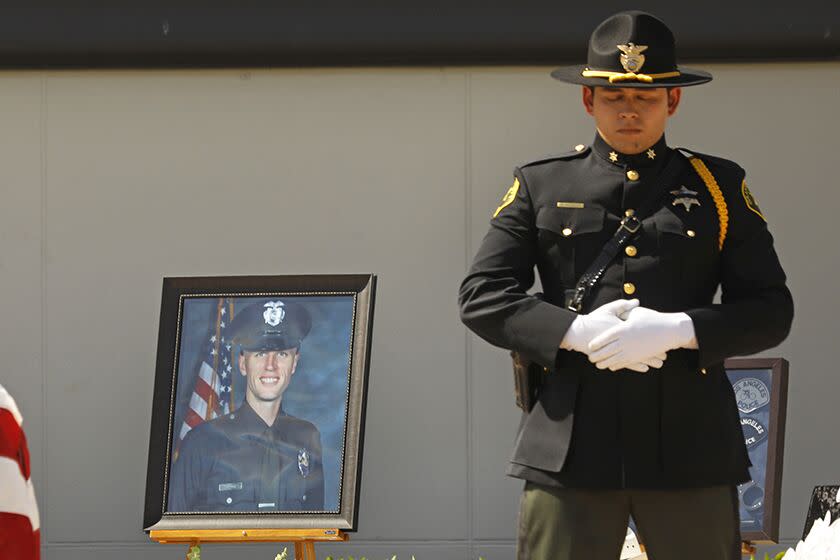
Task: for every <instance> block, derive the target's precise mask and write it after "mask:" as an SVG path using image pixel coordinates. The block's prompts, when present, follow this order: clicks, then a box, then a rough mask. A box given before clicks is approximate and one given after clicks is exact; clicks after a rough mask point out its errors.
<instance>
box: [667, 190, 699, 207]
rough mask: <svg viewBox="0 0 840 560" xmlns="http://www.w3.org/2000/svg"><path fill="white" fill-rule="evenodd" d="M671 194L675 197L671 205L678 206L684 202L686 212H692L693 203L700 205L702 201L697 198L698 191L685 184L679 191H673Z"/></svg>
mask: <svg viewBox="0 0 840 560" xmlns="http://www.w3.org/2000/svg"><path fill="white" fill-rule="evenodd" d="M671 194H672V195H674V197H675V198H674V202H672V203H671V205H672V206H678V205H680V204H682V205H683V206H684V207H685V211H686V212H691V207H692V206H693V205H697V206H700V201H699V200H697V191H692V190H690V189H687V188H685V186H682V187H680V189H679V190H677V191H671Z"/></svg>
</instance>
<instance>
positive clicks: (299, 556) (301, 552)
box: [295, 541, 315, 560]
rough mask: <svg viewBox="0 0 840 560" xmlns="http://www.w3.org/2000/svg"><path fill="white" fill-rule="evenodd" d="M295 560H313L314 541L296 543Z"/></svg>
mask: <svg viewBox="0 0 840 560" xmlns="http://www.w3.org/2000/svg"><path fill="white" fill-rule="evenodd" d="M295 560H315V541H299V542H296V543H295Z"/></svg>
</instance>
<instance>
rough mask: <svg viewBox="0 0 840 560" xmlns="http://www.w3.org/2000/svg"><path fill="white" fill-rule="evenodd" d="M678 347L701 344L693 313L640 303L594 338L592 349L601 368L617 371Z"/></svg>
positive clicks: (593, 357)
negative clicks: (691, 315) (696, 332)
mask: <svg viewBox="0 0 840 560" xmlns="http://www.w3.org/2000/svg"><path fill="white" fill-rule="evenodd" d="M677 348H693V349H696V348H697V338H696V335H695V333H694V323H693V322H692V321H691V317H689V316H688V315H686V314H685V313H660V312H659V311H654V310H652V309H648V308H646V307H636V308H634V309H632V310H631V311H630V313H628V314H627V320H626V321H624V322H622V323H621V324H618V325H616V326H614V327H611V328H610V329H608V330H607V331H605V332H603V333H601V334H599V335H598V336H596V337H595V338H593V339H592V340H591V342H590V343H589V348H588V353H589V361H590V362H592V363H594V364H595V365H596V366H597V367H598V369H607V368H609V369H610V370H611V371H616V370H619V369H623V368H628V367H629V366H630V365H633V364H638V363H639V362H644V361H645V360H646V359H648V358H649V357H651V356H655V357H659V356H661V355H662V354H664V353H666V352H668V351H669V350H674V349H677Z"/></svg>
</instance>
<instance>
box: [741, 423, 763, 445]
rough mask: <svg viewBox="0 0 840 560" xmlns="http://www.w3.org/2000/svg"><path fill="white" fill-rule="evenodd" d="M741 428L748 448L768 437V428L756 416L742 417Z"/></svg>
mask: <svg viewBox="0 0 840 560" xmlns="http://www.w3.org/2000/svg"><path fill="white" fill-rule="evenodd" d="M741 430H743V432H744V443H746V444H747V449H752V448H753V447H755V446H756V445H758V444H759V443H761V442H762V441H764V440H765V439H767V428H765V427H764V426H763V425H762V424H761V422H759V421H758V420H756V419H755V418H741Z"/></svg>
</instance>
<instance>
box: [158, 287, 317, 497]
mask: <svg viewBox="0 0 840 560" xmlns="http://www.w3.org/2000/svg"><path fill="white" fill-rule="evenodd" d="M311 326H312V320H311V318H310V315H309V312H308V311H307V310H306V308H305V307H304V306H302V305H300V304H298V303H295V302H293V301H291V300H282V299H271V300H268V301H261V302H259V303H254V304H251V305H249V306H248V307H245V308H243V309H242V310H241V311H240V312H239V313H238V314H237V315H236V316H235V317H234V319H233V322H232V323H231V330H232V331H233V342H234V344H237V345H239V347H240V354H239V372H240V373H241V374H242V376H243V377H245V379H246V390H245V401H244V402H243V403H242V406H240V407H239V408H238V409H237V410H236V411H235V412H233V413H230V414H227V415H225V416H222V417H219V418H216V419H214V420H211V421H209V422H205V423H204V424H201V425H199V426H197V427H196V428H194V429H192V430H190V432H189V433H188V434H187V435H186V437H185V438H184V440H183V442H182V444H181V449H180V453H179V456H178V459H177V460H176V461H175V463H174V465H173V468H172V477H171V481H170V488H171V491H170V498H169V511H190V512H199V511H220V510H240V511H302V510H305V511H318V510H322V509H323V507H324V476H323V470H322V465H321V435H320V433H319V432H318V428H316V427H315V426H314V425H313V424H312V423H311V422H307V421H306V420H302V419H300V418H295V417H294V416H290V415H289V414H287V413H286V412H285V411H284V410H283V393H284V392H285V390H286V388H287V387H288V386H289V383H290V382H291V380H292V375H294V373H295V369H296V368H297V364H298V360H299V359H300V356H301V353H300V345H301V341H302V340H303V339H304V338H305V337H306V335H307V334H308V333H309V330H310V328H311Z"/></svg>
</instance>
